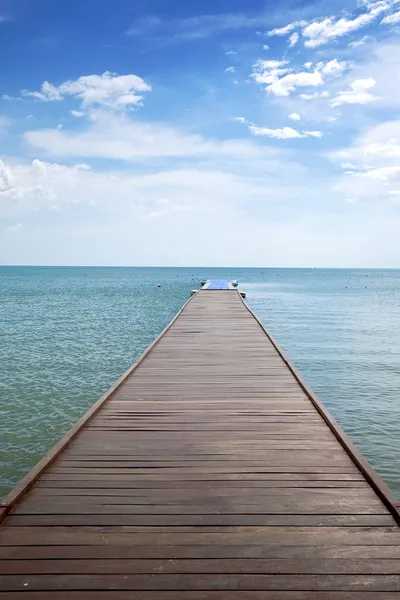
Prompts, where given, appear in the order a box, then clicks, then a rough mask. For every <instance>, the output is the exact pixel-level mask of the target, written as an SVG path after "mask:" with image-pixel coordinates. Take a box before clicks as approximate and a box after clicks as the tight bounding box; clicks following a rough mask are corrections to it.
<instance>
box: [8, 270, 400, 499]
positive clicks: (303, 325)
mask: <svg viewBox="0 0 400 600" xmlns="http://www.w3.org/2000/svg"><path fill="white" fill-rule="evenodd" d="M208 278H212V279H238V280H239V282H240V289H242V290H244V291H246V293H247V303H248V305H249V306H250V308H251V309H252V310H253V311H254V312H255V313H256V314H257V315H258V317H259V318H260V320H261V321H262V322H263V323H264V325H265V326H266V327H267V329H268V330H269V331H270V332H271V333H272V335H273V336H274V337H275V339H276V340H277V341H278V343H279V344H280V346H281V347H282V348H283V349H284V351H285V352H286V354H287V355H288V357H289V358H290V359H291V361H292V362H293V363H294V364H295V366H296V367H297V368H298V369H299V370H300V371H301V373H302V374H303V376H304V378H305V379H306V380H307V381H308V383H309V384H310V386H311V387H312V388H313V390H314V391H315V392H316V393H317V395H318V396H319V397H320V398H321V400H322V401H323V402H324V403H325V405H326V406H327V408H328V409H329V410H330V412H331V413H332V414H333V416H334V417H335V418H336V420H337V421H338V422H339V424H340V425H341V427H342V428H343V429H344V430H345V431H346V433H347V434H349V436H350V437H351V439H352V440H353V441H354V443H355V444H356V445H357V446H358V448H359V449H360V450H361V452H362V453H363V454H364V456H365V457H366V458H367V459H368V460H369V461H370V463H371V464H372V465H373V467H374V468H375V469H376V470H377V471H378V472H379V473H380V475H381V476H382V477H383V478H384V479H385V481H386V482H387V483H388V485H389V486H390V487H391V488H392V490H393V491H394V493H395V494H396V495H397V496H398V497H400V444H399V441H400V433H399V422H400V270H364V269H357V270H346V269H338V270H335V269H326V270H325V269H243V268H240V269H235V268H230V269H210V268H128V267H127V268H117V267H115V268H114V267H104V268H103V267H0V338H1V344H0V364H1V371H0V496H3V495H4V494H6V493H7V491H9V489H10V488H11V487H12V486H13V485H15V484H16V483H17V482H18V481H19V480H20V479H21V478H22V477H23V476H24V475H25V474H26V473H27V472H28V471H29V470H30V469H31V468H32V467H33V466H34V464H35V463H36V462H37V461H38V460H39V459H40V458H41V456H42V455H43V454H44V453H45V452H46V451H47V450H48V449H49V448H50V447H51V446H52V445H53V444H54V443H55V442H56V441H57V440H58V439H59V438H60V437H61V436H62V435H63V434H64V433H65V432H66V431H67V430H68V429H69V428H70V427H71V425H72V424H73V423H74V422H75V421H76V420H77V419H78V418H79V417H80V416H81V415H82V414H83V413H84V412H85V411H86V410H87V409H88V408H89V407H90V406H91V405H92V404H93V402H95V400H97V398H98V397H99V396H100V395H101V394H102V393H103V392H104V391H106V390H107V389H108V387H110V385H112V383H114V381H115V380H116V379H117V378H118V377H119V376H120V375H121V374H122V373H123V372H124V371H125V370H126V369H127V368H128V367H129V366H130V365H131V364H132V363H133V362H134V360H135V358H137V356H138V355H139V354H140V353H141V352H142V351H143V350H144V349H145V348H146V347H147V346H148V344H149V343H150V342H151V341H152V340H153V339H154V338H155V337H156V336H157V335H158V333H160V331H161V330H162V329H163V328H164V327H165V325H166V324H167V323H168V322H169V321H170V319H171V318H172V317H173V316H174V315H175V313H176V312H177V311H178V310H179V308H180V307H181V306H182V304H183V303H184V302H185V301H186V300H187V299H188V297H189V295H190V290H191V289H193V288H196V287H198V286H199V283H200V281H201V280H202V279H208ZM158 284H160V287H157V286H158Z"/></svg>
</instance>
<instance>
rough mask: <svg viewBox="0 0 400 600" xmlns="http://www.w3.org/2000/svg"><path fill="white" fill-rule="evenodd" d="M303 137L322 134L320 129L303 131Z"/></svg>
mask: <svg viewBox="0 0 400 600" xmlns="http://www.w3.org/2000/svg"><path fill="white" fill-rule="evenodd" d="M303 135H304V137H315V138H322V136H323V135H324V134H323V132H322V131H303Z"/></svg>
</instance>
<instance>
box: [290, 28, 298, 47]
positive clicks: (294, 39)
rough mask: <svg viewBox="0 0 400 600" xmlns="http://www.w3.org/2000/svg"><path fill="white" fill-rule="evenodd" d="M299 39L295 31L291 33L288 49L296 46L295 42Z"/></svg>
mask: <svg viewBox="0 0 400 600" xmlns="http://www.w3.org/2000/svg"><path fill="white" fill-rule="evenodd" d="M299 38H300V36H299V34H298V33H297V31H295V32H294V33H292V35H291V36H290V37H289V48H293V46H295V45H296V44H297V42H298V41H299Z"/></svg>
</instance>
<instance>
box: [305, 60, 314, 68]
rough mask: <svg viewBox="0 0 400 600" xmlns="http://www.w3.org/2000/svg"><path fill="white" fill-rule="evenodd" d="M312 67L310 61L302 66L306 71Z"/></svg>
mask: <svg viewBox="0 0 400 600" xmlns="http://www.w3.org/2000/svg"><path fill="white" fill-rule="evenodd" d="M312 65H313V64H312V62H311V61H308V62H306V63H304V65H303V66H304V67H305V68H306V69H311V67H312Z"/></svg>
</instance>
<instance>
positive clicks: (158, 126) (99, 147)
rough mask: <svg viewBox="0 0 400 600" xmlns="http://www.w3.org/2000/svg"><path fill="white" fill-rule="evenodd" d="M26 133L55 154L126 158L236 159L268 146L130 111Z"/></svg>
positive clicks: (256, 153) (259, 152) (38, 146)
mask: <svg viewBox="0 0 400 600" xmlns="http://www.w3.org/2000/svg"><path fill="white" fill-rule="evenodd" d="M24 135H25V139H26V140H27V141H28V142H29V144H31V146H32V147H34V148H36V149H40V150H42V151H44V152H45V153H46V154H47V155H48V156H53V157H60V156H62V157H72V158H86V157H88V158H95V157H97V158H109V159H115V160H126V161H142V160H143V159H151V158H172V157H182V158H185V159H188V158H190V157H194V156H198V157H199V156H203V157H209V156H214V157H216V156H221V157H225V158H226V159H233V160H240V159H241V158H243V157H244V156H247V157H249V158H251V157H253V158H257V157H261V156H264V158H265V148H262V149H261V148H259V147H257V146H256V145H255V144H252V143H249V142H247V141H244V140H232V139H230V140H225V141H219V140H212V139H205V138H204V137H203V136H201V135H198V134H191V133H185V132H184V131H181V130H179V129H177V128H174V127H171V126H168V125H165V124H163V123H157V122H152V123H145V122H138V121H135V120H132V119H129V118H128V117H127V115H121V114H115V113H111V114H110V113H108V112H104V111H97V112H95V113H94V114H93V115H92V121H91V122H90V124H89V126H88V128H87V129H86V130H84V131H65V130H61V131H60V130H58V129H41V130H33V131H28V132H26V133H25V134H24Z"/></svg>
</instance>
